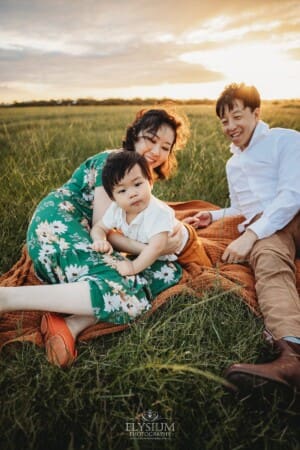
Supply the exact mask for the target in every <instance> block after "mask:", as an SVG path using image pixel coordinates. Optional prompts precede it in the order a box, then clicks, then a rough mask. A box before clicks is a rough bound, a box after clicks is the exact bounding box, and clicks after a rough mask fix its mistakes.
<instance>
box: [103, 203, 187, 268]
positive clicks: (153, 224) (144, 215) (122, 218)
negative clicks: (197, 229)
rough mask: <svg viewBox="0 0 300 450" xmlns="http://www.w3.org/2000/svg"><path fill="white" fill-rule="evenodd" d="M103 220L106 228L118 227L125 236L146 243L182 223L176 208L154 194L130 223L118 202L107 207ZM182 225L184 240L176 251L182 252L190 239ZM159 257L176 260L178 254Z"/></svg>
mask: <svg viewBox="0 0 300 450" xmlns="http://www.w3.org/2000/svg"><path fill="white" fill-rule="evenodd" d="M102 222H103V224H104V226H105V227H106V228H108V229H110V230H111V229H113V228H116V229H118V230H120V231H121V232H122V233H123V234H124V236H127V237H129V238H131V239H134V240H135V241H139V242H143V243H144V244H148V243H149V241H150V239H151V238H152V237H153V236H155V235H156V234H158V233H162V232H164V231H166V232H170V231H172V230H173V228H174V226H175V225H177V224H178V223H180V222H179V221H178V220H177V219H176V218H175V213H174V210H173V209H172V208H170V207H169V206H168V205H166V204H165V203H164V202H162V201H161V200H159V199H158V198H156V197H154V196H153V195H152V196H151V200H150V202H149V205H148V206H147V208H145V209H144V210H143V211H141V212H140V213H139V214H138V215H137V216H136V217H135V218H134V219H133V220H132V222H130V224H128V223H127V221H126V213H125V211H124V210H123V209H122V208H120V207H119V206H118V205H117V204H116V202H112V203H111V204H110V206H109V207H108V208H107V210H106V211H105V213H104V215H103V217H102ZM181 225H182V230H183V233H182V235H183V241H182V243H181V245H180V248H179V249H178V250H177V251H176V253H180V251H181V250H182V249H183V247H184V246H185V244H186V242H187V240H188V231H187V229H186V227H185V226H184V225H183V224H181ZM159 259H162V260H169V261H175V260H176V259H177V256H176V255H174V254H173V255H163V256H160V257H159Z"/></svg>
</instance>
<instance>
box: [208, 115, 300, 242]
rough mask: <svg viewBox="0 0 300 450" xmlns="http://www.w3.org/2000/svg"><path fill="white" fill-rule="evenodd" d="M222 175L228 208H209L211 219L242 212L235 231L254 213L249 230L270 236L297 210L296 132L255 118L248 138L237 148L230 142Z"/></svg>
mask: <svg viewBox="0 0 300 450" xmlns="http://www.w3.org/2000/svg"><path fill="white" fill-rule="evenodd" d="M230 150H231V152H232V153H233V155H232V157H231V158H230V159H229V160H228V161H227V164H226V174H227V180H228V187H229V195H230V203H231V205H230V207H229V208H223V209H220V210H217V211H210V212H211V214H212V219H213V220H217V219H220V218H222V217H225V216H233V215H243V216H245V218H246V220H245V221H244V222H243V223H242V224H240V225H239V231H240V232H242V231H244V230H245V227H246V226H247V225H248V224H249V223H250V222H251V220H252V219H253V218H254V217H255V216H256V215H257V214H258V213H262V216H261V217H260V218H259V219H258V220H256V221H255V222H254V223H253V224H251V225H249V227H248V228H249V229H251V230H252V231H254V232H255V233H256V235H257V236H258V238H259V239H262V238H265V237H268V236H271V235H272V234H273V233H275V232H276V231H278V230H280V229H282V228H283V227H284V226H285V225H287V224H288V223H289V222H290V221H291V220H292V219H293V217H294V216H295V215H296V214H297V213H298V212H299V210H300V133H298V132H297V131H294V130H289V129H285V128H271V129H270V128H269V126H268V125H267V124H266V123H264V122H262V121H259V123H258V124H257V126H256V128H255V130H254V133H253V136H252V138H251V141H250V143H249V145H248V147H247V148H246V149H244V150H243V151H241V150H240V149H239V148H238V147H236V146H235V145H234V144H231V146H230Z"/></svg>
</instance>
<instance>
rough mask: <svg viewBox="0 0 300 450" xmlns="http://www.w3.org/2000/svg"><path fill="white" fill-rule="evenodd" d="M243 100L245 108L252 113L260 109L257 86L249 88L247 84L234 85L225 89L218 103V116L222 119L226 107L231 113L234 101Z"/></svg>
mask: <svg viewBox="0 0 300 450" xmlns="http://www.w3.org/2000/svg"><path fill="white" fill-rule="evenodd" d="M237 99H239V100H242V101H243V103H244V106H245V108H246V107H249V108H250V109H251V111H254V109H255V108H259V107H260V95H259V92H258V90H257V89H256V87H255V86H247V85H246V84H245V83H240V84H237V83H232V84H229V85H228V86H226V87H225V89H224V91H223V92H222V93H221V95H220V96H219V98H218V99H217V103H216V114H217V116H218V117H220V118H222V117H223V116H224V112H225V107H226V106H227V107H228V108H229V111H231V110H232V109H233V108H234V100H237Z"/></svg>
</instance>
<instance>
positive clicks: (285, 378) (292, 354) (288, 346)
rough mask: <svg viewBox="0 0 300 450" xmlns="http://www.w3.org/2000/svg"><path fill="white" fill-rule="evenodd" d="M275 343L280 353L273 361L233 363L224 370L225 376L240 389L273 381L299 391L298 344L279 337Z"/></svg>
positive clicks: (299, 366)
mask: <svg viewBox="0 0 300 450" xmlns="http://www.w3.org/2000/svg"><path fill="white" fill-rule="evenodd" d="M275 345H276V347H277V348H278V350H279V351H280V355H279V357H278V358H277V359H275V360H274V361H272V362H270V363H266V364H233V365H232V366H230V367H229V368H228V369H227V370H226V372H225V374H224V375H225V378H226V379H227V380H228V381H229V382H230V383H232V384H233V385H235V386H236V387H237V389H238V390H240V391H245V390H251V389H253V388H260V387H264V386H265V385H266V384H267V383H270V382H275V383H276V384H277V383H279V384H281V385H285V386H286V387H288V388H291V389H296V390H297V391H298V390H299V392H300V344H294V343H293V342H288V341H285V340H284V339H280V340H278V341H276V342H275Z"/></svg>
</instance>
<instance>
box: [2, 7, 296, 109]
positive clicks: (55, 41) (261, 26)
mask: <svg viewBox="0 0 300 450" xmlns="http://www.w3.org/2000/svg"><path fill="white" fill-rule="evenodd" d="M299 80H300V1H299V0H265V1H261V0H256V1H254V0H235V1H234V0H228V1H227V0H206V1H204V0H84V1H83V0H0V103H1V102H2V103H10V102H13V101H27V100H38V99H45V100H48V99H60V98H72V99H77V98H86V97H93V98H96V99H104V98H110V97H114V98H115V97H121V98H134V97H141V98H148V97H155V98H163V97H170V98H174V99H191V98H198V99H199V98H211V99H215V98H216V97H217V96H218V95H219V94H220V92H221V91H222V89H223V88H224V87H225V86H226V85H228V84H229V83H231V82H245V83H247V84H254V85H255V86H256V87H257V88H258V89H259V91H260V93H261V96H262V98H263V99H274V98H276V99H279V98H300V82H299Z"/></svg>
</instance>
